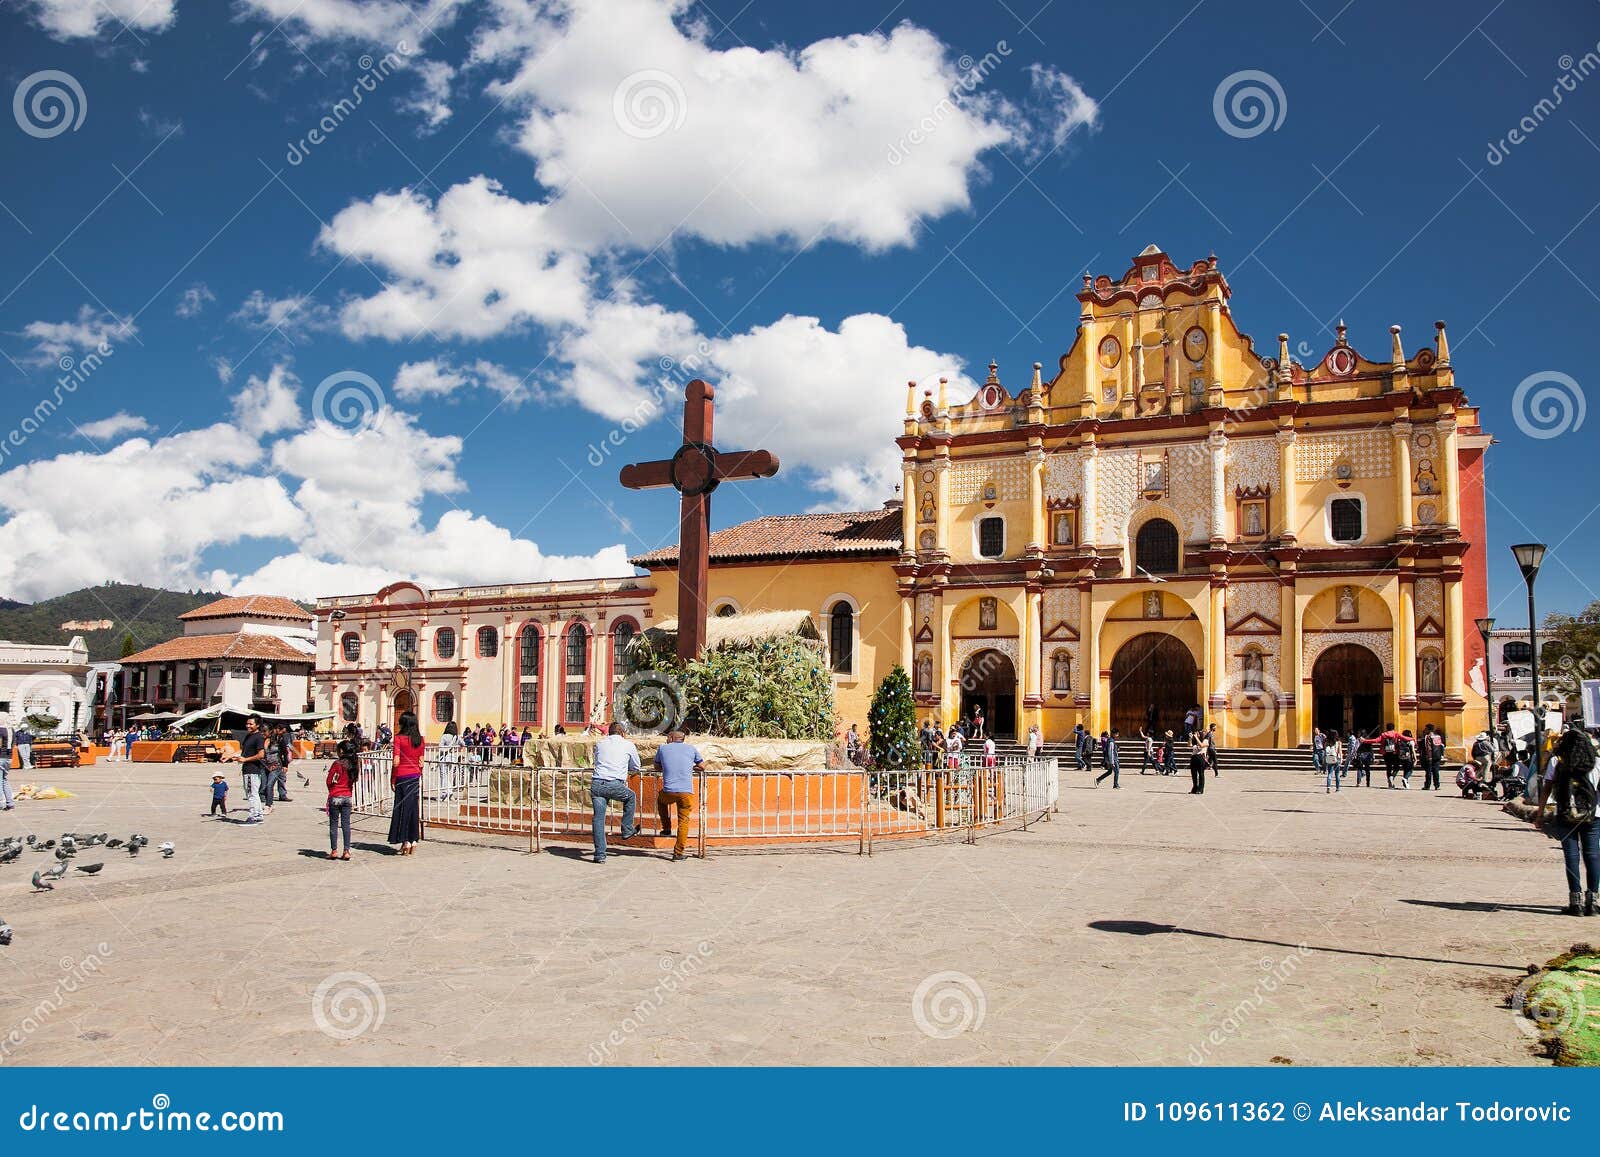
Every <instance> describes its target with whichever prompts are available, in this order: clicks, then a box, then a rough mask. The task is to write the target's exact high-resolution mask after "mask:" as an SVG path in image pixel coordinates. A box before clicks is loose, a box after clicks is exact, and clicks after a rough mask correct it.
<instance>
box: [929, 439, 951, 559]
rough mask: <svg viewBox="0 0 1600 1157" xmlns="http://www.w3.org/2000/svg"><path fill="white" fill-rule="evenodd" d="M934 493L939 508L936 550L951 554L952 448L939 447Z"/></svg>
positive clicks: (935, 528)
mask: <svg viewBox="0 0 1600 1157" xmlns="http://www.w3.org/2000/svg"><path fill="white" fill-rule="evenodd" d="M933 472H934V491H935V495H936V497H937V508H936V509H935V510H934V512H933V517H934V523H933V528H934V549H935V550H937V551H938V552H939V553H940V554H943V555H948V554H949V553H950V448H949V447H948V446H940V447H939V456H938V457H937V458H935V459H934V461H933Z"/></svg>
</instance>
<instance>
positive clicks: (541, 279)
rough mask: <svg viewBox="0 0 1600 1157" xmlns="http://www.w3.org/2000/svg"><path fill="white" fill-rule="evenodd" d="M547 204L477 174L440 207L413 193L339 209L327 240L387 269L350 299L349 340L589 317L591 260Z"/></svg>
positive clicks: (489, 332) (471, 333) (479, 332)
mask: <svg viewBox="0 0 1600 1157" xmlns="http://www.w3.org/2000/svg"><path fill="white" fill-rule="evenodd" d="M547 217H548V210H547V208H546V207H545V206H544V205H538V204H527V203H524V202H521V201H518V200H517V199H516V198H514V197H509V196H507V195H506V194H505V193H504V191H503V190H502V189H501V187H500V185H499V183H498V182H495V181H491V180H489V179H488V178H487V177H474V178H473V179H472V180H470V181H468V182H467V183H465V184H462V185H456V186H455V187H454V188H452V189H450V190H449V191H448V192H446V193H445V194H444V195H443V196H441V197H440V198H439V199H438V201H437V202H435V203H432V204H430V203H429V202H428V200H427V198H425V197H423V196H421V195H420V194H418V193H416V192H414V191H413V190H410V189H405V190H402V191H400V192H398V193H382V194H379V195H378V196H376V197H374V198H372V200H370V201H358V202H356V203H355V204H353V205H350V206H349V207H347V208H345V209H343V210H342V211H340V212H339V213H338V214H337V215H336V216H335V217H334V218H333V220H332V221H330V222H329V223H328V225H327V227H326V228H324V229H323V230H322V233H321V235H320V237H319V239H318V241H319V243H320V244H321V245H323V246H324V247H326V248H328V249H329V250H331V251H333V252H334V253H337V254H339V255H340V256H342V257H353V258H357V259H359V260H361V261H366V262H371V263H374V264H377V265H381V266H383V267H385V268H386V269H387V270H388V271H389V272H390V274H391V275H392V277H391V280H390V281H389V283H388V284H387V285H386V286H385V287H384V288H383V289H382V290H380V291H379V292H378V293H377V294H376V295H374V296H372V297H368V298H360V299H356V300H354V301H351V302H349V303H347V304H346V305H345V307H344V310H343V312H342V314H341V322H342V324H343V328H344V332H345V335H346V336H347V337H352V338H361V337H387V338H406V337H413V336H415V335H417V334H421V333H430V334H433V335H435V336H439V337H465V338H483V337H491V336H493V335H495V334H498V333H502V332H504V331H506V330H508V329H514V328H516V327H518V326H521V325H524V324H526V323H528V322H540V323H544V324H567V323H573V322H577V321H579V320H581V319H582V318H583V316H584V307H585V304H586V302H587V301H588V297H589V290H588V284H587V276H588V262H587V261H586V260H585V259H584V258H582V257H581V256H579V255H577V254H574V253H571V252H568V251H565V250H563V248H562V247H561V245H560V243H559V239H558V238H556V236H555V235H554V234H553V233H552V232H551V230H550V227H549V224H548V219H547Z"/></svg>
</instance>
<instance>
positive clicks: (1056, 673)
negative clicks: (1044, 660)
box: [1050, 651, 1072, 691]
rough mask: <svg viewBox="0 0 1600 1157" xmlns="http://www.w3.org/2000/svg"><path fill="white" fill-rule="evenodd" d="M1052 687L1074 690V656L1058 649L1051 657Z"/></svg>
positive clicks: (1059, 689)
mask: <svg viewBox="0 0 1600 1157" xmlns="http://www.w3.org/2000/svg"><path fill="white" fill-rule="evenodd" d="M1050 687H1051V689H1052V690H1055V691H1071V690H1072V656H1071V655H1069V654H1067V653H1066V652H1065V651H1057V652H1056V653H1055V654H1054V655H1053V656H1051V659H1050Z"/></svg>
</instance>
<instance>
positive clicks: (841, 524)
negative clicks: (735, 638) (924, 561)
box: [628, 507, 900, 567]
mask: <svg viewBox="0 0 1600 1157" xmlns="http://www.w3.org/2000/svg"><path fill="white" fill-rule="evenodd" d="M899 553H900V508H899V507H893V508H884V509H880V510H858V511H849V512H845V513H839V514H831V513H830V514H773V515H768V516H767V517H766V518H757V519H753V520H752V521H750V522H741V523H740V524H739V525H738V526H730V527H728V529H726V530H718V531H715V532H713V533H712V535H711V561H712V562H733V561H745V560H753V559H767V558H772V559H781V558H808V557H814V556H828V555H843V556H855V557H862V556H875V555H881V556H893V555H898V554H899ZM628 561H630V562H631V563H633V565H634V566H642V567H656V566H675V565H677V562H678V548H677V547H676V546H666V547H662V548H661V549H660V550H653V551H651V552H650V553H649V554H641V555H639V556H637V557H635V558H632V559H629V560H628Z"/></svg>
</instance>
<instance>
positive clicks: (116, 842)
mask: <svg viewBox="0 0 1600 1157" xmlns="http://www.w3.org/2000/svg"><path fill="white" fill-rule="evenodd" d="M121 846H122V841H121V840H107V841H106V847H108V848H120V847H121Z"/></svg>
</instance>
